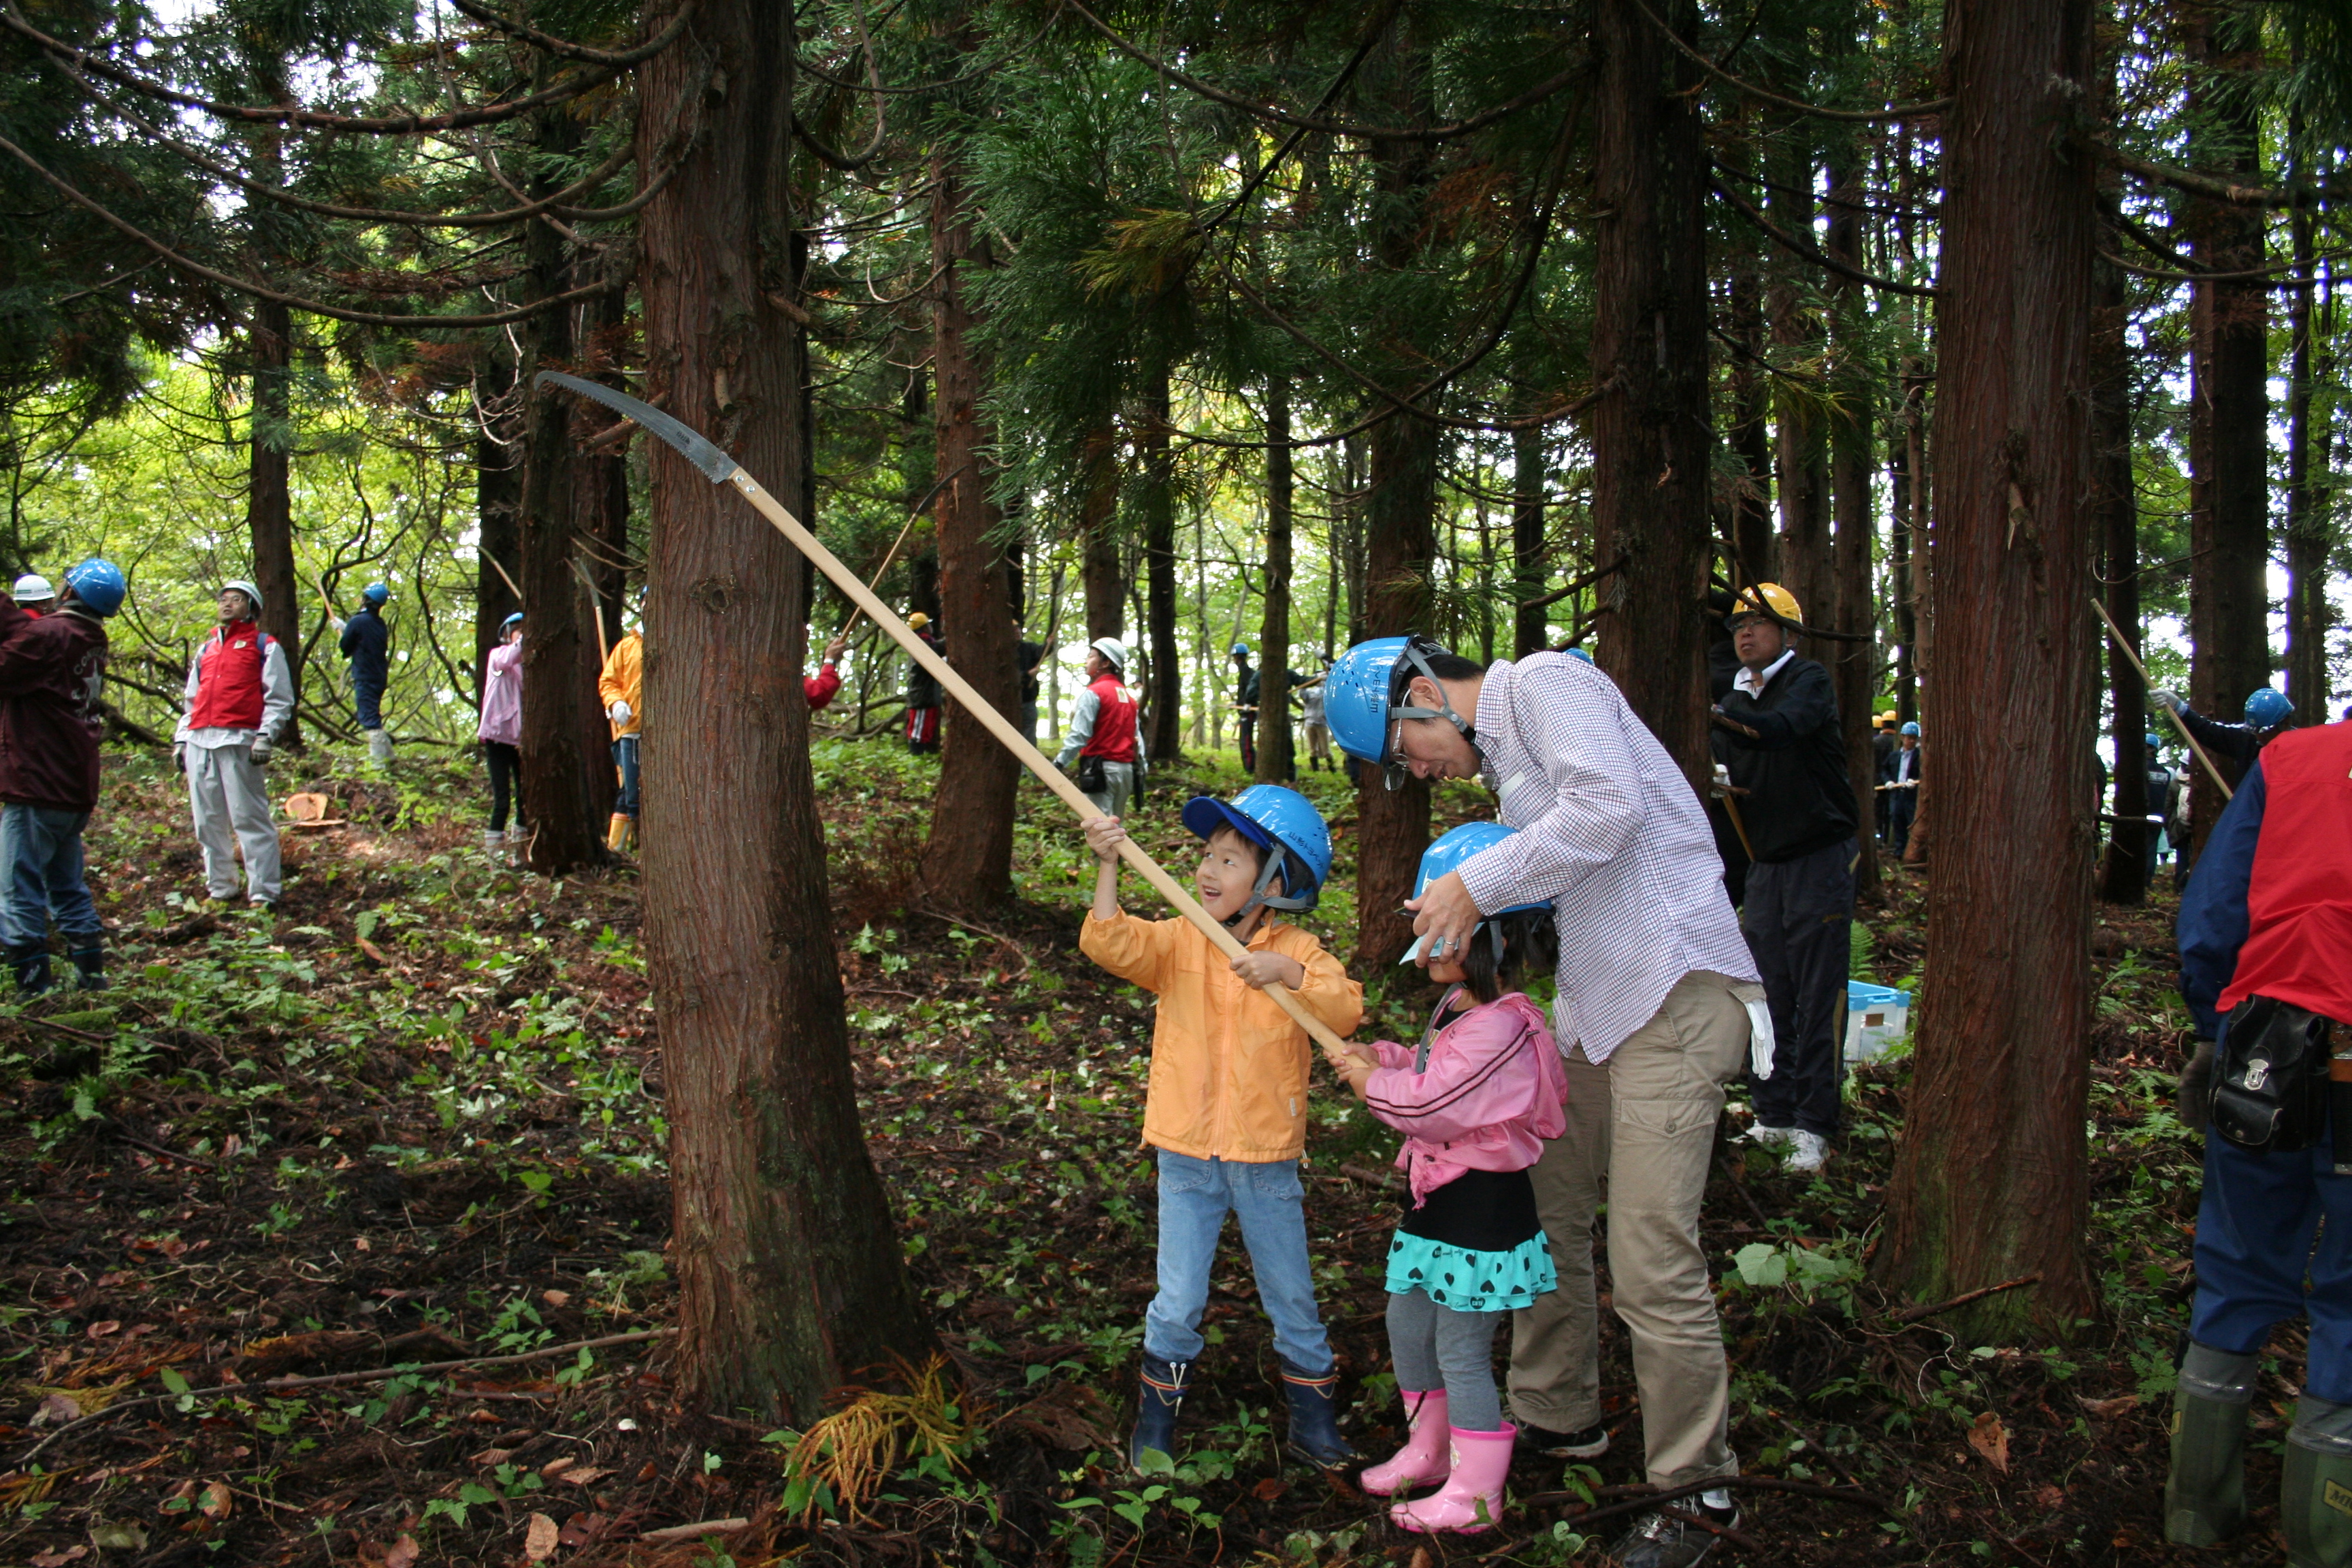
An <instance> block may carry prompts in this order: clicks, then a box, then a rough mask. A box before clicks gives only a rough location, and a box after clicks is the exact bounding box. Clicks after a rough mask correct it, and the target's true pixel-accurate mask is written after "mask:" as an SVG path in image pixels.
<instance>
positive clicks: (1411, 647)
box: [1389, 637, 1486, 788]
mask: <svg viewBox="0 0 2352 1568" xmlns="http://www.w3.org/2000/svg"><path fill="white" fill-rule="evenodd" d="M1420 640H1421V639H1420V638H1418V637H1415V638H1412V639H1411V640H1410V641H1408V642H1407V643H1406V644H1405V645H1404V656H1403V660H1402V662H1404V663H1405V664H1407V665H1410V666H1411V667H1412V668H1413V669H1414V670H1415V671H1417V672H1418V673H1419V674H1421V675H1422V676H1423V677H1424V678H1426V679H1428V681H1429V684H1430V685H1432V686H1433V687H1435V688H1436V689H1437V706H1436V707H1435V708H1433V709H1432V708H1414V707H1412V706H1410V705H1407V704H1404V703H1399V704H1398V705H1396V706H1394V707H1391V709H1390V710H1389V718H1390V719H1391V720H1398V719H1410V720H1420V721H1426V720H1430V719H1444V720H1445V721H1447V722H1448V723H1450V724H1452V725H1453V726H1454V729H1455V730H1456V731H1458V732H1459V733H1460V734H1461V736H1462V738H1463V740H1465V741H1466V742H1469V745H1470V754H1471V755H1472V756H1474V757H1475V758H1477V759H1478V769H1477V771H1478V772H1480V773H1485V772H1486V748H1485V747H1483V746H1481V745H1479V744H1478V729H1477V726H1476V725H1475V724H1473V723H1471V722H1470V721H1469V720H1467V719H1465V718H1464V717H1462V715H1461V714H1459V713H1457V712H1455V711H1454V703H1453V700H1451V699H1450V698H1448V697H1447V696H1446V695H1445V682H1444V681H1443V680H1441V679H1438V677H1437V672H1436V671H1435V670H1433V669H1432V668H1429V660H1428V659H1426V658H1423V657H1422V652H1421V648H1420V647H1418V646H1417V645H1418V644H1419V642H1420ZM1411 687H1412V682H1411V680H1410V679H1408V680H1407V682H1406V688H1407V690H1408V691H1410V689H1411ZM1390 787H1391V788H1394V787H1395V786H1394V785H1391V786H1390Z"/></svg>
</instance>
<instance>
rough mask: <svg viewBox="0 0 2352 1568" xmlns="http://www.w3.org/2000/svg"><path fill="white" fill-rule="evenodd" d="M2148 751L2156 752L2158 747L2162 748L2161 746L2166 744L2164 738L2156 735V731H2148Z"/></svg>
mask: <svg viewBox="0 0 2352 1568" xmlns="http://www.w3.org/2000/svg"><path fill="white" fill-rule="evenodd" d="M2163 744H2164V738H2163V737H2162V736H2160V735H2158V734H2157V733H2156V731H2153V730H2151V731H2148V733H2147V749H2148V750H2149V751H2151V752H2153V751H2155V750H2156V749H2157V748H2158V746H2161V745H2163Z"/></svg>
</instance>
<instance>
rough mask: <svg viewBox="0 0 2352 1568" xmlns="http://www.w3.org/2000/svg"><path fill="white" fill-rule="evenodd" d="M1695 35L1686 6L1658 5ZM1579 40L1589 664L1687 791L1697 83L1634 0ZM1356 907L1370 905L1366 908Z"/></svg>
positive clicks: (1698, 222) (1698, 338)
mask: <svg viewBox="0 0 2352 1568" xmlns="http://www.w3.org/2000/svg"><path fill="white" fill-rule="evenodd" d="M1667 16H1669V18H1670V19H1671V20H1672V21H1673V22H1674V23H1675V26H1676V29H1677V31H1678V32H1681V33H1683V34H1685V36H1687V35H1688V34H1689V33H1690V32H1691V31H1692V30H1693V27H1694V23H1695V18H1696V5H1694V4H1693V3H1692V0H1676V3H1675V5H1673V6H1672V8H1671V9H1669V10H1668V11H1667ZM1597 18H1598V19H1597V24H1596V27H1595V38H1594V46H1595V47H1596V49H1597V50H1598V52H1599V54H1600V80H1599V83H1598V85H1597V88H1596V93H1595V101H1594V109H1593V115H1594V132H1593V205H1594V207H1595V209H1596V211H1597V212H1598V213H1599V214H1600V215H1601V216H1598V217H1596V219H1595V220H1594V221H1595V225H1596V227H1597V231H1598V232H1597V235H1596V239H1595V247H1594V258H1593V276H1592V369H1593V379H1594V382H1595V384H1598V385H1601V386H1603V387H1606V388H1608V391H1607V392H1606V394H1605V395H1603V396H1602V397H1601V401H1600V402H1599V403H1598V404H1596V405H1594V407H1593V410H1592V418H1591V426H1590V428H1591V438H1592V528H1593V547H1592V556H1593V563H1594V564H1595V565H1596V566H1598V567H1603V568H1605V567H1607V566H1609V565H1611V564H1612V563H1616V562H1618V561H1620V560H1621V559H1622V563H1623V565H1622V569H1621V570H1620V571H1618V572H1617V573H1616V574H1614V575H1612V576H1611V577H1608V578H1606V579H1604V580H1603V582H1602V583H1601V586H1600V591H1599V593H1598V595H1597V599H1598V605H1599V607H1600V608H1601V609H1602V610H1605V611H1607V612H1608V613H1607V614H1605V615H1603V616H1601V627H1600V630H1601V636H1600V644H1599V648H1598V651H1597V652H1596V654H1595V658H1596V659H1597V660H1598V662H1599V664H1600V666H1601V668H1602V669H1604V670H1606V671H1607V672H1608V673H1609V674H1610V675H1611V676H1612V678H1613V679H1615V680H1616V682H1617V685H1618V689H1620V690H1622V691H1623V692H1624V694H1625V700H1626V701H1627V702H1628V703H1629V704H1631V705H1632V707H1633V711H1634V712H1636V713H1638V714H1640V715H1641V717H1642V721H1643V722H1644V723H1646V724H1647V725H1649V727H1650V729H1651V731H1653V732H1654V733H1655V734H1656V736H1657V737H1658V740H1659V741H1660V742H1661V743H1663V744H1664V746H1665V748H1666V751H1667V752H1668V753H1669V754H1671V755H1672V756H1673V757H1674V759H1675V762H1676V763H1679V764H1681V766H1682V769H1683V771H1684V773H1685V775H1686V776H1688V777H1689V778H1690V779H1691V781H1692V783H1693V784H1694V786H1696V785H1697V784H1699V783H1700V781H1702V780H1704V779H1705V778H1706V775H1707V773H1708V771H1709V764H1708V758H1707V730H1706V692H1707V686H1706V617H1705V605H1706V568H1707V561H1708V558H1709V555H1710V553H1711V549H1710V542H1709V538H1708V529H1709V525H1708V521H1707V503H1708V500H1709V495H1708V491H1709V489H1710V484H1711V479H1712V463H1711V456H1712V447H1713V429H1712V426H1711V424H1710V409H1709V387H1708V377H1707V352H1706V321H1707V317H1706V221H1705V216H1704V211H1703V205H1702V204H1703V202H1704V199H1705V195H1706V173H1707V161H1706V147H1705V145H1704V144H1703V142H1702V141H1701V138H1700V127H1699V121H1698V112H1697V110H1696V107H1695V105H1694V102H1693V100H1692V97H1691V96H1690V89H1693V88H1695V87H1696V78H1695V77H1693V75H1692V68H1690V67H1688V66H1687V65H1686V64H1685V61H1684V58H1683V57H1682V56H1681V55H1679V54H1677V53H1674V52H1672V51H1671V50H1670V49H1669V47H1668V46H1667V44H1666V42H1665V40H1664V38H1662V37H1659V35H1658V31H1657V29H1656V28H1655V27H1654V26H1652V25H1651V23H1650V22H1649V20H1648V19H1647V18H1646V17H1644V16H1643V15H1642V12H1641V7H1640V5H1639V4H1638V3H1637V0H1600V4H1599V6H1598V10H1597ZM1367 907H1368V908H1369V907H1371V906H1367Z"/></svg>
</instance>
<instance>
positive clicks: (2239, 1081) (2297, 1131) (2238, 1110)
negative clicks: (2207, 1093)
mask: <svg viewBox="0 0 2352 1568" xmlns="http://www.w3.org/2000/svg"><path fill="white" fill-rule="evenodd" d="M2328 1027H2329V1026H2328V1020H2327V1019H2326V1018H2324V1017H2322V1016H2320V1015H2318V1014H2316V1013H2314V1012H2311V1011H2309V1010H2308V1009H2306V1008H2303V1007H2298V1006H2296V1005H2294V1003H2292V1002H2282V1001H2280V1000H2279V999H2278V998H2276V997H2274V996H2251V997H2248V998H2247V999H2246V1000H2245V1001H2244V1002H2242V1003H2241V1004H2240V1005H2238V1006H2237V1008H2236V1009H2235V1010H2233V1011H2232V1012H2231V1014H2230V1027H2229V1029H2228V1030H2227V1031H2226V1032H2225V1034H2224V1035H2223V1037H2222V1040H2221V1050H2220V1053H2219V1055H2218V1056H2217V1058H2216V1059H2215V1061H2214V1063H2213V1131H2216V1132H2218V1133H2220V1134H2221V1136H2222V1137H2224V1138H2226V1139H2228V1140H2229V1141H2230V1142H2232V1143H2235V1144H2236V1145H2237V1146H2238V1147H2239V1148H2241V1149H2244V1150H2247V1151H2249V1152H2252V1153H2256V1154H2292V1153H2294V1152H2296V1151H2298V1150H2303V1149H2308V1148H2310V1147H2311V1145H2312V1143H2313V1142H2314V1141H2315V1140H2316V1139H2317V1138H2318V1136H2319V1130H2320V1129H2321V1127H2323V1126H2324V1125H2326V1121H2327V1110H2328V1104H2327V1102H2328V1090H2329V1083H2328V1075H2329V1069H2328V1063H2329V1053H2328ZM2346 1087H2347V1089H2352V1084H2347V1086H2346ZM2336 1120H2337V1123H2338V1125H2337V1128H2336V1132H2337V1141H2338V1142H2339V1143H2340V1142H2343V1140H2344V1138H2345V1135H2346V1134H2347V1133H2352V1126H2347V1125H2345V1123H2347V1122H2352V1115H2347V1116H2341V1117H2338V1118H2337V1119H2336Z"/></svg>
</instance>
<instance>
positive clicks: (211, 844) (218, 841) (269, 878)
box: [188, 742, 283, 904]
mask: <svg viewBox="0 0 2352 1568" xmlns="http://www.w3.org/2000/svg"><path fill="white" fill-rule="evenodd" d="M252 753H253V748H252V747H250V746H246V745H233V746H199V745H196V744H195V743H194V742H190V743H189V745H188V805H189V808H190V811H191V813H192V814H193V815H194V817H195V822H196V842H197V843H198V844H200V845H202V846H203V847H204V851H205V892H206V893H208V894H210V895H211V896H212V897H214V898H215V899H233V898H235V897H236V852H237V850H238V849H240V848H242V849H243V850H244V851H245V896H246V897H247V898H248V899H250V900H253V901H254V902H255V903H257V904H274V903H276V902H277V901H278V893H279V892H280V891H281V890H282V888H283V879H282V877H281V876H280V874H279V871H278V823H277V820H276V818H274V817H273V816H271V815H270V810H269V781H268V776H267V775H266V774H264V773H262V771H261V767H260V764H259V763H256V762H255V761H254V760H253V754H252Z"/></svg>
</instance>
